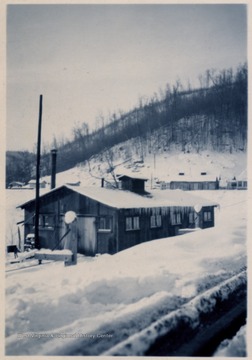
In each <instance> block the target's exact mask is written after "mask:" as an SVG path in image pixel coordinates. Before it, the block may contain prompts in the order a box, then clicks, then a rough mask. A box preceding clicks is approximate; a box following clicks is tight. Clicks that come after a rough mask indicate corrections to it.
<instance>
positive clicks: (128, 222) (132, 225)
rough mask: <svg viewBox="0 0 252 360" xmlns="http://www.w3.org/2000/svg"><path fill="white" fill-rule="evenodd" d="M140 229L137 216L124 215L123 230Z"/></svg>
mask: <svg viewBox="0 0 252 360" xmlns="http://www.w3.org/2000/svg"><path fill="white" fill-rule="evenodd" d="M135 230H140V217H139V216H125V231H135Z"/></svg>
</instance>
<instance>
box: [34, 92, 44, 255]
mask: <svg viewBox="0 0 252 360" xmlns="http://www.w3.org/2000/svg"><path fill="white" fill-rule="evenodd" d="M42 103H43V95H40V98H39V119H38V142H37V168H36V199H35V248H36V249H39V248H40V242H39V187H40V148H41V126H42Z"/></svg>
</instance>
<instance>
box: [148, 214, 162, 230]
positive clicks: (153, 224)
mask: <svg viewBox="0 0 252 360" xmlns="http://www.w3.org/2000/svg"><path fill="white" fill-rule="evenodd" d="M161 227H162V215H161V214H152V215H151V216H150V228H151V229H156V228H161Z"/></svg>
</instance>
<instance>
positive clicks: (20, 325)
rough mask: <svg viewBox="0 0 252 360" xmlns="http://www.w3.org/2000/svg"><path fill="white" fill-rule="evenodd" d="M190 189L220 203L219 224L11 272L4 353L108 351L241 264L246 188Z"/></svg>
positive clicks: (232, 273)
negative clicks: (119, 249) (75, 260)
mask: <svg viewBox="0 0 252 360" xmlns="http://www.w3.org/2000/svg"><path fill="white" fill-rule="evenodd" d="M228 164H229V166H230V169H231V168H232V166H231V165H232V164H231V162H229V163H228ZM22 191H24V190H17V192H16V191H14V190H9V192H8V198H9V199H10V197H11V196H12V194H13V196H15V194H16V199H15V201H18V200H20V199H18V196H17V194H22ZM193 193H196V194H197V195H198V196H202V197H205V198H208V199H211V200H212V201H216V202H218V203H219V204H220V208H219V209H216V210H215V211H216V226H215V227H214V228H210V229H205V230H195V231H192V232H187V233H184V234H181V235H180V236H176V237H170V238H165V239H160V240H154V241H150V242H148V243H143V244H140V245H138V246H135V247H133V248H130V249H127V250H125V251H122V252H120V253H118V254H116V255H106V254H105V255H100V256H97V257H94V258H88V257H84V256H79V258H78V263H77V265H76V266H72V267H64V264H63V263H53V262H51V263H45V264H44V265H41V266H34V267H31V268H29V269H23V270H18V271H9V272H7V273H6V353H7V355H45V354H49V355H67V354H75V355H97V354H100V353H105V352H106V351H107V350H108V348H109V347H111V346H114V345H115V344H117V343H118V342H120V341H123V340H125V339H127V338H128V337H130V336H133V335H134V334H136V333H137V332H139V331H141V330H142V329H144V328H145V327H148V326H150V325H151V324H152V323H153V322H154V321H156V320H158V319H160V318H161V317H162V316H165V315H166V314H169V313H170V312H172V311H174V310H176V309H179V308H180V307H181V306H183V305H184V304H186V303H187V302H189V301H190V300H192V299H194V298H195V297H196V296H197V295H199V294H201V293H203V292H204V291H205V290H207V289H211V288H212V287H214V286H218V284H221V283H222V282H223V281H225V280H227V279H229V278H231V277H234V276H235V275H236V274H238V273H239V272H240V271H241V269H244V267H246V262H247V260H246V257H247V248H246V224H247V204H248V202H249V199H248V195H247V191H235V190H234V191H228V190H219V191H197V192H193ZM164 196H165V190H164ZM15 201H14V199H13V200H12V205H14V203H15ZM16 204H17V203H16ZM6 270H7V271H8V270H11V267H7V269H6ZM12 270H13V269H12Z"/></svg>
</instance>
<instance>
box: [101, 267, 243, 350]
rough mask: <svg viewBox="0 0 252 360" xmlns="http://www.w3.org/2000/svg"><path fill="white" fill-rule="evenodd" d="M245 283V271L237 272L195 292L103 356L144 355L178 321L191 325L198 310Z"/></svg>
mask: <svg viewBox="0 0 252 360" xmlns="http://www.w3.org/2000/svg"><path fill="white" fill-rule="evenodd" d="M246 283H247V273H246V272H242V273H240V274H239V275H236V276H234V277H232V278H231V279H229V280H227V281H225V282H223V283H222V284H220V285H218V286H215V287H214V288H213V289H210V290H208V291H206V292H204V293H203V294H200V295H198V296H196V297H195V298H194V299H193V300H191V301H190V302H189V303H187V304H186V305H184V306H182V307H181V308H180V309H178V310H176V311H173V312H171V313H169V314H168V315H167V316H164V317H163V318H161V319H160V320H158V321H156V322H155V323H153V324H152V325H151V326H149V327H147V328H146V329H144V330H142V331H141V332H139V333H137V334H135V335H133V336H132V337H131V338H129V339H127V340H125V341H123V342H122V343H120V344H118V345H116V346H115V347H113V348H112V349H110V350H109V351H107V352H105V353H103V354H102V355H104V356H135V355H137V356H144V355H145V354H146V352H147V350H149V349H150V347H151V345H152V344H154V343H155V342H156V341H157V340H158V339H159V338H160V337H161V336H164V335H167V336H169V332H171V331H176V329H177V330H178V331H179V326H180V325H181V323H182V324H183V325H184V324H186V326H187V327H189V328H191V329H194V328H196V327H197V326H198V325H199V323H200V317H201V314H202V313H211V312H212V311H213V310H214V309H215V307H216V304H217V303H218V301H223V300H224V299H227V298H229V297H230V296H231V295H232V294H233V292H235V291H236V289H238V288H239V286H241V285H244V284H246Z"/></svg>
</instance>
